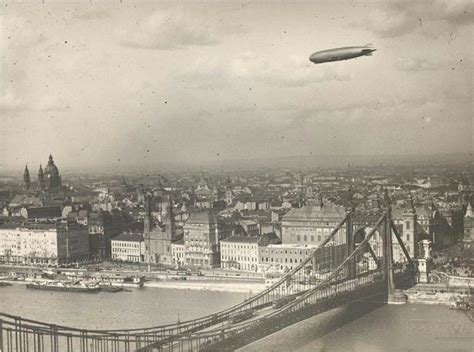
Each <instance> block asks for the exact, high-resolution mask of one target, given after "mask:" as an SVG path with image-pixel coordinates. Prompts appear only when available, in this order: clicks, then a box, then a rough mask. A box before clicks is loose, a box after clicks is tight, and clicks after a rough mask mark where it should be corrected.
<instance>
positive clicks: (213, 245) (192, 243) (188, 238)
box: [183, 211, 220, 268]
mask: <svg viewBox="0 0 474 352" xmlns="http://www.w3.org/2000/svg"><path fill="white" fill-rule="evenodd" d="M183 229H184V263H185V265H186V266H194V267H201V268H213V267H215V266H218V265H219V264H220V263H219V261H220V256H219V240H218V238H219V237H218V230H217V217H216V215H215V214H214V213H213V212H212V211H206V212H195V213H191V215H190V216H189V218H188V220H187V221H186V224H185V225H184V227H183Z"/></svg>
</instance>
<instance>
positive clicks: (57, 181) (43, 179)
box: [38, 154, 61, 193]
mask: <svg viewBox="0 0 474 352" xmlns="http://www.w3.org/2000/svg"><path fill="white" fill-rule="evenodd" d="M38 186H39V188H41V190H44V191H47V192H50V193H56V192H59V191H61V175H60V174H59V170H58V167H57V166H56V165H55V164H54V160H53V156H52V155H51V154H50V155H49V160H48V165H46V167H45V168H44V171H43V170H42V167H41V166H40V170H39V172H38Z"/></svg>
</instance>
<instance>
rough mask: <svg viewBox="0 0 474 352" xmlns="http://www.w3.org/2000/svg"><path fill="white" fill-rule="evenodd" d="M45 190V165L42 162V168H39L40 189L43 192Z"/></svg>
mask: <svg viewBox="0 0 474 352" xmlns="http://www.w3.org/2000/svg"><path fill="white" fill-rule="evenodd" d="M43 190H44V173H43V166H42V165H41V164H40V168H39V170H38V191H40V192H42V191H43Z"/></svg>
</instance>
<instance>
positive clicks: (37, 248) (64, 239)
mask: <svg viewBox="0 0 474 352" xmlns="http://www.w3.org/2000/svg"><path fill="white" fill-rule="evenodd" d="M0 257H1V258H2V259H3V260H5V261H7V262H17V263H25V264H50V265H53V264H61V263H67V262H77V261H81V260H85V259H88V257H89V236H88V232H87V228H86V227H85V226H81V225H78V224H65V223H56V224H48V223H31V224H27V225H24V226H18V227H13V226H5V227H2V228H0Z"/></svg>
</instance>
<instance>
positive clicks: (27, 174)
mask: <svg viewBox="0 0 474 352" xmlns="http://www.w3.org/2000/svg"><path fill="white" fill-rule="evenodd" d="M23 183H24V187H25V191H28V190H29V189H30V186H31V179H30V170H28V165H25V171H24V172H23Z"/></svg>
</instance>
